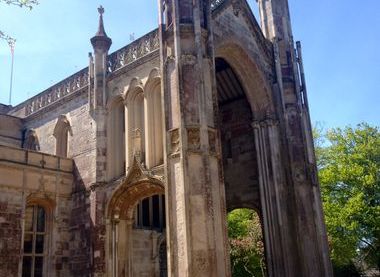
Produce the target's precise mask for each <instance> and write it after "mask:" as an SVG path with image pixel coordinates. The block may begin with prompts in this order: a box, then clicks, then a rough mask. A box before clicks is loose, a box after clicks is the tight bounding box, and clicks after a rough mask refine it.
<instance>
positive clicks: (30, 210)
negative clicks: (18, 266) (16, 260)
mask: <svg viewBox="0 0 380 277" xmlns="http://www.w3.org/2000/svg"><path fill="white" fill-rule="evenodd" d="M24 230H25V231H24V242H23V249H24V252H23V259H22V276H23V277H42V276H43V275H44V274H43V272H44V266H45V264H46V254H47V251H46V249H47V247H46V245H47V222H46V211H45V209H44V208H43V207H42V206H39V205H32V206H28V207H26V210H25V223H24Z"/></svg>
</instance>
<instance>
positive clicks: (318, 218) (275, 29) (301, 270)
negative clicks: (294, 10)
mask: <svg viewBox="0 0 380 277" xmlns="http://www.w3.org/2000/svg"><path fill="white" fill-rule="evenodd" d="M259 7H260V15H261V22H262V29H263V32H264V34H265V36H266V37H267V38H268V39H269V40H271V41H272V43H273V50H274V51H273V52H274V58H275V68H276V75H277V84H276V85H277V87H278V88H279V90H277V91H275V93H274V98H275V99H276V103H277V106H276V109H277V114H278V118H279V126H280V131H281V132H280V138H281V139H280V141H281V153H282V160H281V161H282V163H283V164H282V167H283V169H284V173H285V178H286V184H287V186H286V187H284V189H285V190H286V191H287V193H286V194H284V197H285V199H286V201H284V200H283V199H282V200H281V201H282V204H281V206H282V207H286V208H287V209H288V214H285V215H284V218H285V219H286V224H285V225H286V226H287V229H288V230H289V232H288V233H287V237H288V239H287V240H286V251H287V253H291V252H292V253H291V254H292V256H294V257H296V258H293V257H292V256H289V255H288V254H287V255H285V259H284V261H285V262H286V264H287V265H288V268H289V269H291V271H290V272H294V274H297V275H298V276H332V268H331V263H330V260H329V254H328V243H327V236H326V230H325V227H324V222H323V215H322V214H323V212H322V206H321V199H320V193H319V184H318V181H317V176H316V175H317V172H316V170H315V169H316V168H315V164H313V163H312V162H311V160H310V159H309V156H310V153H311V152H313V151H314V150H313V149H310V148H311V147H310V144H311V143H310V142H311V140H310V138H311V129H310V128H308V126H307V125H305V124H304V121H305V116H307V115H308V107H307V104H306V102H305V101H306V97H305V96H306V92H304V93H301V89H302V86H301V84H300V73H299V65H298V63H297V62H298V61H297V57H296V54H295V49H294V42H293V34H292V29H291V22H290V14H289V6H288V0H259ZM305 104H306V105H305ZM289 274H290V275H291V274H292V273H289ZM276 276H277V275H276ZM281 276H284V275H281ZM285 276H288V275H285Z"/></svg>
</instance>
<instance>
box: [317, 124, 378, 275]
mask: <svg viewBox="0 0 380 277" xmlns="http://www.w3.org/2000/svg"><path fill="white" fill-rule="evenodd" d="M315 135H316V136H317V144H316V153H317V158H318V167H319V178H320V183H321V190H322V201H323V206H324V212H325V220H326V227H327V231H328V236H329V243H330V249H331V258H332V261H333V264H334V266H335V267H336V268H339V269H340V270H342V269H344V268H349V267H352V265H353V263H354V264H355V265H356V266H357V267H358V268H362V269H365V268H366V267H376V268H380V178H379V177H380V132H379V128H377V127H371V126H370V125H368V124H365V123H362V124H359V125H358V126H356V127H355V128H352V127H346V128H344V129H341V128H336V129H332V130H329V131H327V132H326V134H324V135H323V134H321V132H316V134H315ZM322 137H323V138H324V139H325V141H323V140H321V138H322ZM318 138H319V139H318ZM345 276H347V275H345Z"/></svg>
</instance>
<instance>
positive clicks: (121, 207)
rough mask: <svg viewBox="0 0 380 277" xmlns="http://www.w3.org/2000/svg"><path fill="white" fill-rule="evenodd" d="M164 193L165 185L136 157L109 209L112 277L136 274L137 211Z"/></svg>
mask: <svg viewBox="0 0 380 277" xmlns="http://www.w3.org/2000/svg"><path fill="white" fill-rule="evenodd" d="M164 191H165V188H164V183H163V181H162V180H161V179H160V178H159V177H157V176H154V175H152V174H151V173H150V172H148V171H147V170H145V169H144V168H143V167H142V165H141V163H140V162H139V161H138V160H137V158H136V157H134V158H133V163H132V166H131V167H130V170H129V172H128V175H127V176H126V177H125V178H124V179H122V180H121V181H120V183H119V185H118V186H117V187H116V188H115V190H114V192H113V193H112V195H111V197H110V200H109V202H108V204H107V208H106V217H107V219H108V220H107V221H108V222H109V223H108V225H107V228H106V234H107V246H106V247H107V248H108V251H106V253H107V255H109V257H108V258H107V260H108V263H107V272H108V274H109V276H119V275H118V274H127V273H128V274H127V276H132V272H133V270H135V269H134V265H133V257H134V256H133V253H134V252H133V244H134V243H133V237H134V235H135V232H134V231H135V230H134V229H133V224H134V211H135V208H136V206H137V204H138V203H139V201H140V200H142V199H144V198H147V197H150V196H153V195H156V194H164ZM116 237H118V239H116ZM123 276H124V275H123Z"/></svg>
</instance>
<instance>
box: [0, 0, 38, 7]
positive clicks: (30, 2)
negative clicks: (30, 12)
mask: <svg viewBox="0 0 380 277" xmlns="http://www.w3.org/2000/svg"><path fill="white" fill-rule="evenodd" d="M0 2H5V3H6V4H8V5H15V6H19V7H26V8H28V9H32V8H33V6H35V5H38V0H0Z"/></svg>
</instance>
